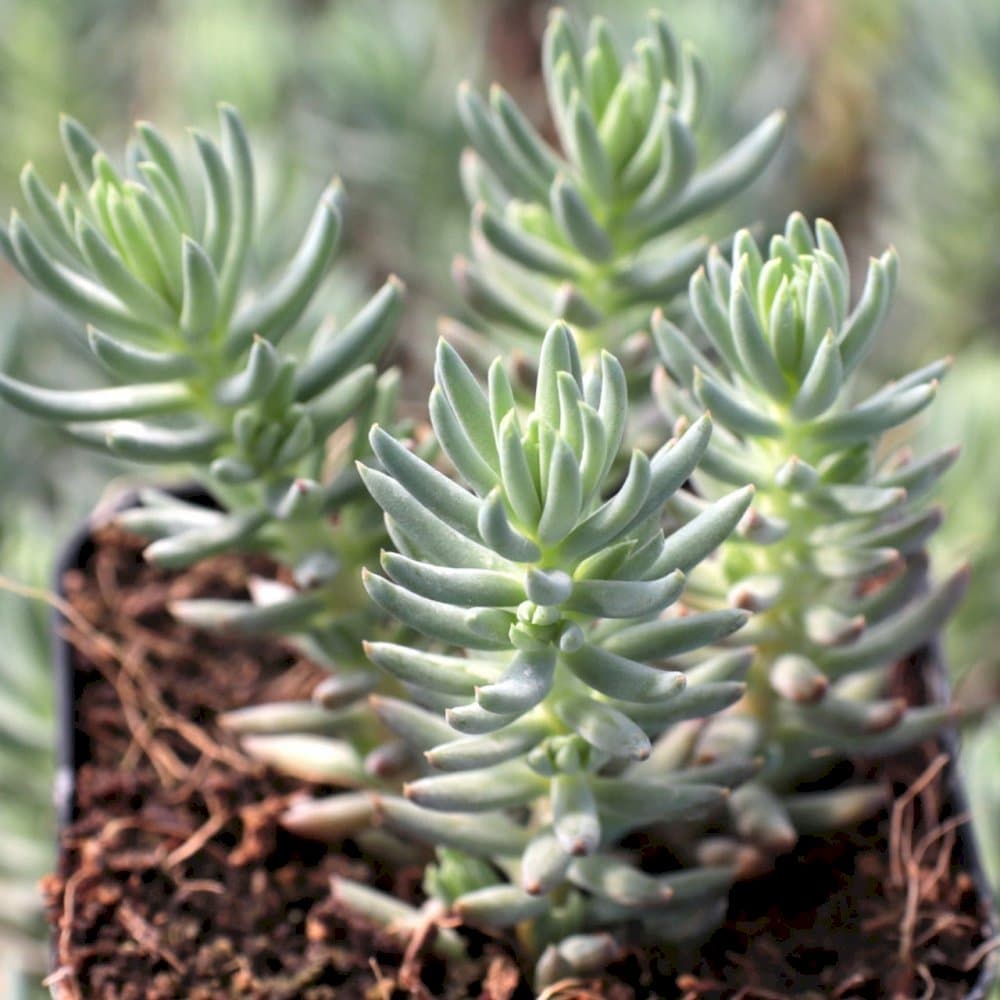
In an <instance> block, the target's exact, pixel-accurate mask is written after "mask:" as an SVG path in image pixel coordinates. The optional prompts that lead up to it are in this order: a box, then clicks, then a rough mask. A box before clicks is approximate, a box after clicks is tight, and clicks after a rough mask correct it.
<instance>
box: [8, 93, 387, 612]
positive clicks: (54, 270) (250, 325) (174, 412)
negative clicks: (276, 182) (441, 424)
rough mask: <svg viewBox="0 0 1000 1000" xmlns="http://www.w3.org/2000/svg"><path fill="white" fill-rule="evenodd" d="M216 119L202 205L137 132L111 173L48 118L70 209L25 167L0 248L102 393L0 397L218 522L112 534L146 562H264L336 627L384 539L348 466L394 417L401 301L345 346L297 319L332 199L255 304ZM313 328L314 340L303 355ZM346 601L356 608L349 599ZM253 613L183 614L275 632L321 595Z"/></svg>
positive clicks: (246, 152)
mask: <svg viewBox="0 0 1000 1000" xmlns="http://www.w3.org/2000/svg"><path fill="white" fill-rule="evenodd" d="M220 120H221V128H222V136H223V143H222V149H220V147H219V145H217V144H216V142H214V141H213V140H212V139H211V138H209V137H208V136H207V135H204V134H202V133H200V132H195V133H194V139H195V145H196V147H197V151H198V158H199V161H200V165H201V170H202V174H203V184H202V185H201V187H202V188H203V190H202V191H200V192H199V190H198V187H199V185H196V184H194V183H191V182H189V181H187V180H186V178H185V174H184V172H183V170H182V167H181V166H180V164H179V161H178V159H177V157H176V156H175V154H174V152H173V151H172V149H171V147H170V145H169V144H168V142H167V141H166V140H165V139H164V137H163V136H162V135H161V133H160V132H158V131H157V130H156V129H155V128H154V127H153V126H152V125H150V124H148V123H145V122H142V123H139V125H138V126H137V134H136V137H135V140H134V142H133V143H132V145H131V146H130V147H129V151H128V154H127V157H126V159H127V166H126V170H125V173H124V174H123V173H121V172H119V170H118V169H117V168H116V167H115V166H113V165H112V163H111V161H110V159H109V158H108V156H107V155H106V154H105V153H104V151H103V150H101V149H100V147H99V146H98V145H97V143H96V141H95V140H94V139H93V138H92V137H91V136H90V135H89V134H88V133H87V132H86V131H85V130H84V128H83V127H82V126H81V125H80V124H79V123H77V122H76V121H73V120H72V119H69V118H64V119H63V121H62V125H61V133H62V138H63V143H64V145H65V149H66V154H67V156H68V159H69V161H70V165H71V166H72V168H73V172H74V174H75V176H76V180H77V185H78V188H79V191H78V192H74V191H72V190H71V189H70V187H69V186H67V185H63V186H61V187H60V188H59V191H58V193H57V194H53V193H52V192H51V191H50V190H49V188H48V187H46V185H45V184H44V183H43V181H42V179H41V178H40V177H39V175H38V173H37V172H36V171H35V169H34V168H33V167H32V165H31V164H28V165H27V166H26V167H25V168H24V171H23V173H22V175H21V184H22V189H23V192H24V197H25V201H26V203H27V206H28V214H29V217H30V222H29V221H28V220H26V219H25V218H22V216H21V215H20V214H19V213H18V212H16V211H14V212H12V214H11V220H10V225H9V228H8V229H6V230H4V231H3V232H2V235H0V248H2V249H3V251H4V253H5V254H6V256H7V257H8V259H9V260H10V261H11V263H12V264H13V265H14V266H15V267H16V268H17V269H18V270H19V271H20V272H21V274H22V275H23V276H24V277H25V278H26V279H27V280H28V281H29V282H30V283H31V284H32V285H34V286H35V287H36V288H37V289H39V290H40V291H41V292H43V293H44V294H45V295H47V296H48V297H49V298H50V299H51V300H52V301H53V302H55V303H56V304H57V305H59V306H61V307H62V308H63V309H64V310H65V311H66V312H68V313H69V314H70V315H71V316H72V317H73V318H74V319H76V320H78V321H81V322H82V323H85V324H87V326H86V331H87V334H86V335H87V343H88V345H89V347H90V350H91V351H92V352H93V354H94V355H95V356H96V358H97V359H98V360H99V361H100V362H101V364H102V365H103V367H104V368H105V369H106V370H107V372H108V375H109V376H110V378H111V380H112V381H113V383H114V384H113V385H112V386H110V387H108V388H102V389H94V390H78V389H52V388H41V387H37V386H34V385H29V384H26V383H24V382H20V381H18V380H16V379H14V378H11V377H9V376H6V375H0V396H2V397H3V398H4V399H6V400H7V401H8V402H10V403H12V404H13V405H15V406H18V407H20V408H22V409H24V410H26V411H28V412H30V413H32V414H35V415H36V416H39V417H42V418H44V419H47V420H51V421H56V422H58V423H59V424H61V425H62V426H64V427H65V428H66V430H67V431H68V432H69V433H70V434H71V435H72V436H73V437H74V438H75V439H77V440H79V441H81V442H83V443H85V444H86V445H89V446H91V447H94V448H99V449H102V450H106V451H110V452H111V453H113V454H115V455H117V456H121V457H123V458H126V459H130V460H133V461H136V462H144V463H153V464H160V465H167V466H170V467H175V466H178V465H179V466H183V467H186V468H188V469H193V470H194V471H195V475H196V476H197V478H198V481H199V483H200V484H202V486H203V487H204V488H205V489H206V490H207V491H208V492H209V493H210V494H211V496H212V497H213V498H214V499H215V500H216V501H217V502H218V505H219V509H210V508H207V507H205V506H203V505H199V504H196V503H192V502H186V501H184V500H182V499H179V498H177V497H172V496H169V495H167V494H164V493H159V492H155V491H146V493H145V494H144V499H145V501H146V502H145V505H144V506H143V507H140V508H138V509H135V510H131V511H128V512H126V513H125V514H123V515H122V516H121V523H122V524H124V525H125V526H127V527H129V528H132V529H134V530H136V531H138V532H140V533H142V534H145V535H148V536H152V537H153V538H154V539H155V540H154V541H153V542H152V544H151V545H150V546H149V547H148V548H147V549H146V551H145V555H146V557H147V558H148V559H149V560H151V561H152V562H155V563H157V564H159V565H163V566H167V567H183V566H187V565H190V564H191V563H193V562H195V561H197V560H199V559H202V558H204V557H206V556H208V555H212V554H214V553H218V552H222V551H227V550H238V551H264V552H267V553H270V554H271V555H273V556H275V557H276V558H277V559H278V560H279V561H281V562H282V563H283V564H285V565H287V566H288V567H289V568H290V569H291V570H292V571H293V572H294V574H295V578H296V582H297V584H298V585H299V586H300V587H301V588H305V589H308V588H313V590H315V588H317V587H320V586H321V585H324V584H326V585H329V584H330V582H331V581H332V580H334V579H339V585H338V600H337V610H338V614H341V615H343V614H344V613H345V611H346V610H347V605H348V604H350V600H349V597H350V588H349V587H345V586H344V585H343V581H344V580H352V579H354V577H355V575H356V568H357V566H358V565H359V563H362V562H364V561H365V559H366V558H368V557H369V556H370V555H371V553H372V551H373V550H374V551H377V547H378V544H379V541H380V538H381V529H380V526H379V524H378V517H377V512H373V509H372V506H371V504H370V503H369V502H368V501H367V499H366V498H365V497H364V491H363V489H361V488H360V481H359V480H358V477H357V474H356V472H355V471H354V468H353V464H352V463H353V460H354V459H356V458H357V457H359V456H360V455H362V454H364V452H365V449H366V447H367V446H366V443H365V435H366V433H367V427H368V424H369V423H370V422H371V420H373V419H382V420H387V419H389V415H390V413H391V410H392V407H393V405H394V395H395V391H396V386H397V384H398V377H397V374H396V373H395V372H393V371H390V372H387V373H385V374H384V375H382V376H379V375H378V374H377V372H376V368H375V364H374V362H375V361H376V360H377V358H378V356H379V354H380V353H381V352H382V350H383V349H384V347H385V346H386V344H387V342H388V340H389V338H390V337H391V336H392V334H393V332H394V327H395V322H396V320H397V318H398V315H399V312H400V306H401V297H402V285H401V283H400V282H399V281H398V280H397V279H395V278H390V279H389V280H388V281H387V282H386V284H385V285H384V286H383V287H382V289H381V290H380V291H379V292H378V293H377V294H376V295H375V296H374V297H373V298H372V299H371V300H370V301H369V303H368V304H367V305H366V306H365V307H364V308H363V309H362V310H361V311H360V312H359V313H358V314H357V315H356V316H355V317H354V318H353V320H351V322H349V323H348V324H347V325H346V326H344V327H343V329H340V330H336V329H335V328H334V326H333V325H332V324H331V323H329V322H324V323H320V320H319V318H317V317H315V316H313V315H312V313H313V312H314V311H315V308H314V306H315V304H316V300H317V297H318V295H319V294H320V293H321V291H322V288H323V284H324V280H325V278H326V274H327V270H328V266H329V263H330V260H331V259H332V257H333V255H334V253H335V251H336V248H337V244H338V240H339V235H340V231H341V215H342V210H343V194H342V191H341V188H340V185H339V182H338V181H334V182H332V183H331V185H330V186H329V187H328V189H327V190H326V191H325V192H324V193H323V196H322V197H321V199H320V201H319V204H318V206H317V207H316V210H315V213H314V215H313V218H312V220H311V222H310V224H309V226H308V228H307V231H306V233H305V235H304V237H303V239H302V242H301V246H300V247H299V249H298V251H297V252H296V253H295V255H294V257H293V259H292V260H291V262H290V263H289V264H288V265H287V267H286V268H285V270H284V271H283V272H282V273H281V274H279V275H278V276H277V277H276V278H274V279H272V280H271V281H270V282H269V283H267V284H265V285H264V286H263V287H262V288H260V289H259V290H258V289H254V288H251V287H250V284H251V282H250V272H251V271H252V267H251V264H252V261H251V254H252V248H253V242H254V202H255V194H254V170H253V163H252V157H251V151H250V147H249V142H248V139H247V136H246V134H245V132H244V130H243V127H242V125H241V123H240V119H239V117H238V115H237V114H236V112H235V110H234V109H233V108H231V107H229V106H225V105H223V106H222V107H221V110H220ZM309 324H316V325H318V329H316V332H315V333H314V334H313V335H312V336H311V337H309V338H306V339H305V342H304V343H302V340H303V338H302V337H300V336H298V333H299V331H300V330H301V329H302V328H303V327H307V326H308V325H309ZM285 344H291V349H292V350H294V351H295V353H294V354H293V353H291V352H290V351H286V350H285V349H284V346H285ZM352 420H355V423H354V424H352ZM331 436H333V437H334V441H335V446H333V447H330V446H329V442H330V439H331ZM352 499H360V501H361V502H360V504H353V505H352V503H351V501H352ZM334 513H336V514H337V515H338V516H337V519H336V521H335V520H334V518H333V516H332V515H333V514H334ZM344 567H346V570H345V571H344V572H343V573H341V570H342V569H343V568H344ZM355 598H356V599H355V601H354V607H355V608H358V607H363V605H364V603H365V602H364V595H363V593H362V592H361V590H360V587H355ZM266 601H267V605H268V606H267V607H266V608H260V609H254V608H253V607H252V606H247V605H242V604H239V603H237V604H235V605H232V606H230V605H225V604H204V603H203V604H201V605H198V606H196V607H189V608H182V609H180V610H181V611H182V612H186V613H187V614H188V615H189V616H190V617H193V618H196V619H197V620H199V621H205V620H211V621H226V622H229V623H233V624H240V625H242V626H244V627H257V628H268V629H272V630H278V629H291V628H293V627H300V626H302V625H303V623H304V622H305V621H306V620H308V619H309V617H310V616H312V615H315V614H316V613H317V610H318V609H322V608H325V607H326V605H324V603H323V599H322V595H320V594H317V593H315V592H310V593H308V594H305V595H304V596H299V595H297V594H296V593H295V591H294V590H288V589H286V590H280V589H275V588H272V589H271V591H269V592H268V593H267V595H266Z"/></svg>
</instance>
